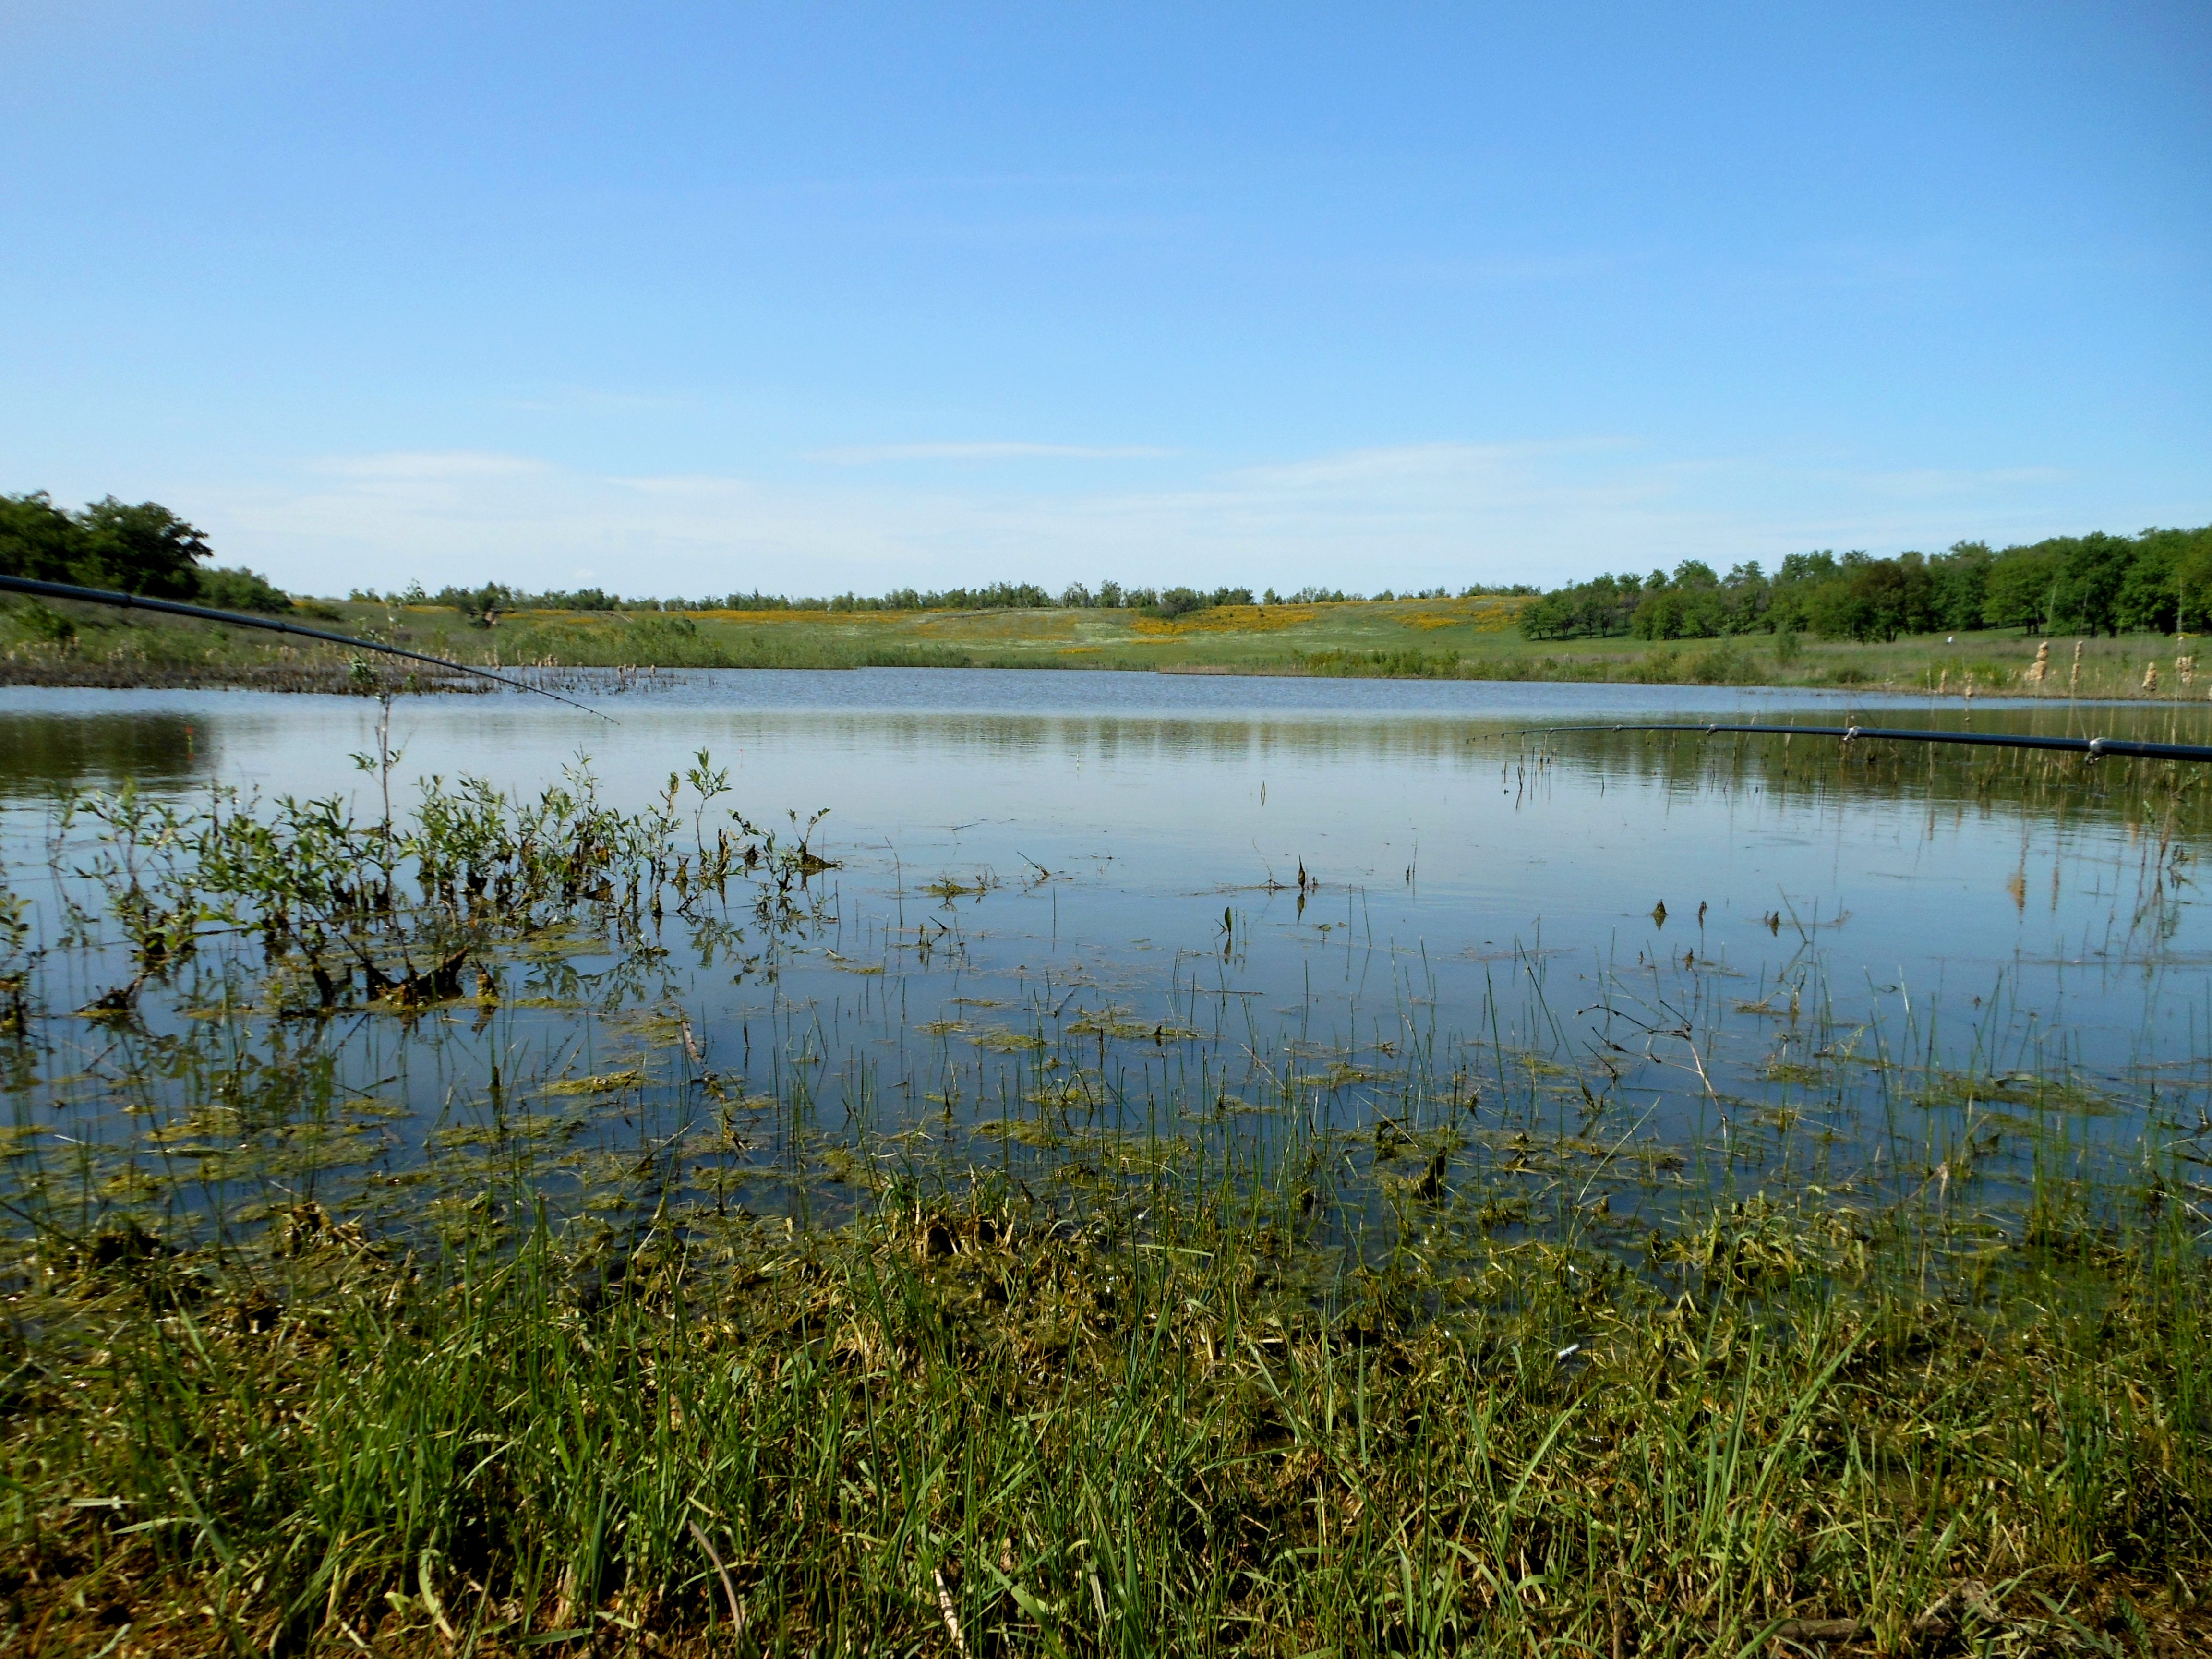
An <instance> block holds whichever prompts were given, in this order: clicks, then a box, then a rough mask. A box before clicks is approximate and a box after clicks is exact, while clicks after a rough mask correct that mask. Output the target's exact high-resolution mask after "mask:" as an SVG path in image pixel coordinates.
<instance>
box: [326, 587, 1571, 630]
mask: <svg viewBox="0 0 2212 1659" xmlns="http://www.w3.org/2000/svg"><path fill="white" fill-rule="evenodd" d="M1536 591H1537V590H1536V589H1534V588H1533V587H1529V586H1525V585H1523V586H1511V587H1467V588H1462V589H1461V590H1460V591H1459V593H1458V595H1457V597H1458V598H1460V599H1474V598H1475V597H1477V596H1478V595H1481V594H1493V593H1507V594H1533V593H1534V592H1536ZM1452 597H1454V595H1453V593H1452V592H1451V590H1450V589H1449V588H1444V587H1434V588H1425V589H1421V590H1419V591H1415V590H1413V589H1410V588H1409V589H1407V591H1406V592H1403V593H1398V592H1393V591H1392V590H1391V589H1389V588H1384V589H1383V591H1382V592H1377V593H1374V594H1365V593H1347V592H1344V591H1343V590H1342V589H1340V588H1333V587H1320V586H1309V587H1303V588H1300V589H1298V590H1297V592H1293V593H1288V594H1283V593H1278V592H1276V591H1275V590H1274V589H1273V588H1272V587H1271V588H1268V589H1267V591H1266V592H1263V593H1261V594H1260V595H1259V596H1258V597H1256V598H1255V596H1254V594H1253V592H1252V590H1251V589H1250V588H1249V587H1238V586H1224V587H1216V588H1211V589H1206V588H1194V587H1180V586H1178V587H1152V586H1142V585H1137V584H1132V585H1129V586H1124V585H1123V584H1121V583H1120V582H1117V581H1110V580H1109V581H1102V582H1100V583H1099V584H1098V586H1097V588H1095V589H1094V588H1092V587H1091V586H1089V585H1088V584H1087V583H1084V582H1071V583H1069V584H1068V585H1067V586H1066V587H1064V588H1062V589H1061V590H1060V592H1058V593H1057V594H1054V593H1053V592H1049V591H1048V590H1047V589H1045V588H1042V587H1040V586H1037V585H1036V583H1035V582H993V583H991V584H989V585H988V586H982V587H948V588H943V589H927V590H925V589H921V588H915V587H895V588H892V589H891V590H890V592H884V593H879V594H863V593H855V592H844V593H836V594H830V595H828V596H826V597H824V596H817V595H806V594H799V595H793V594H788V593H764V592H760V591H759V590H758V589H755V590H753V591H752V592H742V593H723V594H708V595H705V596H702V597H701V598H698V599H618V598H617V597H616V596H615V595H614V594H611V593H610V592H606V591H605V589H603V588H598V587H581V588H576V589H573V590H569V589H551V590H548V591H546V592H530V591H529V590H528V589H526V588H520V587H513V586H508V585H507V583H505V582H486V583H484V584H483V585H482V586H477V587H458V586H445V587H441V588H440V589H439V590H438V591H437V592H435V593H433V592H428V591H427V590H425V589H424V588H423V587H422V585H421V584H420V583H417V584H416V585H415V586H411V587H409V588H407V589H406V590H405V591H404V592H395V593H389V594H386V593H379V592H376V591H375V590H374V588H359V587H357V588H356V589H354V590H353V592H352V593H351V594H350V595H349V598H351V599H356V600H361V601H366V602H368V603H371V604H382V605H442V606H444V607H446V608H447V609H448V610H453V611H460V612H462V613H463V614H464V615H465V616H467V617H471V619H472V620H477V621H482V620H483V619H484V618H486V617H495V616H497V615H498V614H499V613H501V612H502V611H832V612H857V611H1048V610H1052V609H1054V608H1058V609H1061V610H1086V611H1087V610H1125V611H1142V612H1143V613H1145V614H1146V615H1147V616H1152V617H1180V616H1185V615H1188V613H1190V612H1192V611H1208V610H1212V609H1213V608H1214V607H1215V606H1217V605H1331V604H1334V605H1342V604H1347V603H1358V602H1360V601H1364V600H1366V599H1377V600H1382V599H1450V598H1452Z"/></svg>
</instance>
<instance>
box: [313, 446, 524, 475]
mask: <svg viewBox="0 0 2212 1659" xmlns="http://www.w3.org/2000/svg"><path fill="white" fill-rule="evenodd" d="M308 470H309V471H315V472H325V473H330V474H333V475H335V476H337V477H342V478H373V479H386V478H389V479H397V480H401V481H420V480H423V479H436V480H440V481H443V480H445V479H448V478H512V477H520V475H522V474H524V473H532V472H543V471H545V470H546V464H545V463H544V461H541V460H536V459H532V458H531V457H529V456H527V455H500V454H495V453H489V452H488V451H483V450H473V449H437V450H399V451H395V452H392V453H387V454H380V455H331V456H325V457H324V458H323V459H320V460H317V461H313V462H311V463H310V464H309V468H308Z"/></svg>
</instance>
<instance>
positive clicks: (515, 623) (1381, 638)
mask: <svg viewBox="0 0 2212 1659" xmlns="http://www.w3.org/2000/svg"><path fill="white" fill-rule="evenodd" d="M1527 604H1528V601H1527V600H1526V599H1516V598H1496V597H1491V598H1480V599H1396V600H1352V601H1346V602H1344V603H1340V604H1323V605H1223V606H1218V607H1215V608H1213V609H1210V610H1205V611H1195V612H1193V613H1190V614H1188V615H1186V616H1182V617H1175V618H1164V617H1152V616H1148V615H1146V614H1145V613H1144V612H1142V611H1133V610H1126V609H1104V608H1098V607H1091V608H1085V609H1050V610H990V611H581V612H580V611H515V612H510V613H507V614H506V615H504V616H501V617H500V618H499V619H498V620H497V622H496V623H495V625H493V626H490V627H484V626H481V625H479V624H477V623H473V622H472V621H471V619H470V618H468V617H465V616H464V615H463V614H462V613H460V612H459V611H453V610H451V609H448V608H446V607H443V606H438V605H398V604H374V603H371V604H362V603H337V602H308V603H307V604H304V605H301V607H300V608H299V609H298V610H297V611H295V619H296V620H299V621H301V622H302V623H305V624H306V625H308V626H311V627H319V628H324V629H331V630H332V631H337V632H343V633H349V634H353V635H358V636H360V637H361V638H362V639H364V640H372V641H382V642H385V643H389V644H393V645H399V646H404V647H407V648H409V649H410V650H416V651H422V652H426V653H430V654H432V655H437V656H446V657H451V658H453V659H455V660H458V661H463V662H468V663H473V664H480V665H485V666H495V667H509V668H511V667H516V666H541V667H568V668H612V667H662V668H860V667H922V668H930V667H940V668H959V667H975V668H1062V669H1081V668H1109V669H1123V670H1137V671H1167V672H1183V673H1209V672H1212V673H1251V674H1310V675H1342V676H1355V677H1363V678H1430V679H1475V680H1484V679H1492V680H1585V681H1630V682H1638V683H1644V684H1711V685H1809V686H1864V687H1867V688H1869V689H1870V690H1900V691H1913V692H1939V693H1942V694H1947V695H1949V696H1964V695H1966V691H1967V689H1968V687H1969V685H1970V684H1971V686H1972V690H1974V691H1975V692H1976V693H1981V694H1987V693H1994V692H2002V693H2005V694H2007V695H2015V696H2017V695H2021V694H2023V693H2026V694H2036V695H2045V696H2069V695H2071V696H2082V697H2099V698H2111V697H2128V698H2154V699H2158V700H2161V701H2165V700H2180V701H2195V700H2197V699H2200V698H2202V697H2203V696H2205V695H2206V693H2207V690H2212V682H2207V681H2200V680H2199V679H2198V678H2197V674H2196V672H2195V666H2194V653H2195V647H2194V645H2193V644H2192V643H2191V642H2190V641H2187V640H2186V639H2182V640H2177V639H2176V638H2175V637H2173V636H2172V635H2161V634H2133V635H2118V636H2117V637H2106V638H2087V639H2081V640H2076V639H2075V638H2070V637H2063V636H2062V637H2059V638H2057V639H2054V640H2053V641H2051V650H2050V653H2049V662H2048V667H2047V669H2046V671H2045V676H2044V678H2041V679H2040V680H2037V679H2036V678H2034V676H2033V669H2034V665H2035V661H2036V654H2037V649H2038V647H2039V643H2040V641H2038V640H2036V639H2034V638H2032V637H2025V636H2023V635H2020V634H2017V633H2015V632H2013V631H2010V630H2004V631H1997V630H1989V631H1984V632H1978V633H1971V634H1960V635H1956V636H1954V637H1950V638H1947V636H1943V635H1920V636H1914V637H1907V638H1904V639H1900V640H1898V641H1894V642H1893V643H1887V644H1881V643H1869V644H1863V643H1857V642H1853V641H1817V640H1812V639H1806V638H1802V637H1801V636H1797V635H1770V634H1750V635H1738V636H1735V637H1734V638H1723V639H1711V640H1681V641H1666V642H1662V643H1656V644H1655V643H1647V642H1645V641H1634V640H1627V639H1604V640H1587V639H1585V640H1566V641H1541V642H1534V641H1528V640H1525V639H1523V638H1522V635H1521V633H1520V630H1519V629H1518V628H1517V627H1516V623H1515V618H1516V615H1517V614H1518V612H1519V611H1521V610H1522V608H1524V607H1525V606H1526V605H1527ZM2077 650H2078V653H2079V668H2078V671H2077V670H2076V653H2077ZM370 662H371V666H370V667H369V668H368V669H367V670H362V669H357V668H356V667H355V665H354V663H353V661H352V660H351V653H348V652H347V651H346V650H345V649H344V648H343V647H337V646H324V645H315V644H313V643H309V642H303V641H291V640H287V639H284V638H283V637H282V636H276V635H264V634H252V633H246V632H243V631H240V630H231V629H223V628H221V627H217V626H214V625H210V624H202V623H149V622H148V621H147V620H146V619H144V618H143V617H118V616H117V614H116V613H112V612H103V611H97V610H94V609H93V608H91V607H83V608H81V609H79V610H77V611H76V614H74V615H70V616H66V617H64V616H63V615H62V614H61V612H60V611H59V610H58V609H52V608H47V607H42V606H26V605H17V606H15V607H14V608H12V609H10V610H9V611H7V612H6V613H5V615H4V617H0V679H4V680H5V681H6V682H8V683H12V684H94V685H146V684H152V685H161V684H170V685H177V684H246V685H262V686H268V687H272V688H276V689H280V690H347V689H374V688H375V687H377V686H380V685H385V684H394V683H404V681H405V678H406V677H407V676H408V675H409V674H410V672H411V671H410V670H408V669H407V668H405V667H404V665H393V664H391V663H389V662H386V661H384V660H382V659H370ZM2150 668H2155V669H2156V670H2157V673H2156V677H2155V679H2154V682H2153V683H2152V684H2148V685H2146V684H2145V671H2146V670H2147V669H2150ZM417 682H418V684H419V674H418V675H417Z"/></svg>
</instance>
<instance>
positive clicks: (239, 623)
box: [0, 575, 621, 726]
mask: <svg viewBox="0 0 2212 1659" xmlns="http://www.w3.org/2000/svg"><path fill="white" fill-rule="evenodd" d="M0 593H28V594H31V595H33V597H35V598H38V599H77V600H81V601H82V602H83V603H85V604H87V605H114V606H116V607H117V608H118V609H120V610H124V611H160V612H161V614H162V615H164V616H168V617H192V618H194V619H195V620H197V621H199V622H216V623H230V624H231V625H232V626H233V627H235V628H259V629H266V630H268V631H269V632H270V633H271V634H297V635H299V636H300V637H301V639H307V640H325V641H329V642H330V643H331V644H332V645H343V646H349V647H352V648H353V649H355V650H357V651H380V652H382V653H384V654H385V655H386V656H387V657H405V658H407V659H409V660H410V661H413V662H427V663H428V664H429V665H431V666H433V667H435V668H447V669H451V670H452V671H453V672H454V673H456V674H473V675H475V676H476V677H477V678H478V679H480V680H490V681H492V682H494V683H495V684H500V685H504V686H508V687H511V688H512V689H513V690H517V691H530V692H534V693H535V694H536V695H538V696H541V697H550V698H552V699H553V701H554V702H560V703H567V704H568V707H569V708H580V709H582V710H583V711H584V713H586V714H597V715H598V716H599V718H600V719H601V720H605V721H606V722H607V723H608V724H609V725H610V726H618V725H620V724H621V722H620V721H619V720H616V719H615V717H614V716H613V715H612V714H607V713H605V711H604V710H601V709H598V708H592V707H591V706H590V705H589V704H587V703H580V702H575V701H574V700H573V699H571V698H568V697H564V696H562V695H561V694H560V693H559V692H557V691H548V690H546V689H545V688H544V686H542V685H532V684H530V682H529V681H527V680H517V679H510V678H507V676H506V675H505V674H497V673H494V672H493V671H491V670H490V669H489V668H471V666H469V665H468V664H466V663H465V662H453V661H450V660H448V659H446V658H444V657H433V656H430V655H428V654H427V653H423V652H421V651H410V650H407V649H405V648H404V647H401V646H397V645H385V644H382V643H380V642H379V641H375V640H362V639H356V638H355V637H354V636H353V635H350V634H332V633H330V632H328V631H327V630H325V629H320V628H302V627H301V626H300V624H299V623H289V622H286V621H284V620H283V618H281V617H256V616H252V615H251V614H248V613H246V612H243V611H216V610H213V609H211V608H210V607H209V606H207V605H180V604H179V603H178V602H177V601H176V600H174V599H149V598H147V597H146V596H145V595H144V594H143V593H118V592H112V590H110V589H108V588H105V587H78V586H74V585H72V584H70V583H69V582H42V581H34V580H32V579H31V578H30V577H28V576H6V575H0Z"/></svg>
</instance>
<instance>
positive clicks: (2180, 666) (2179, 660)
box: [2173, 656, 2197, 691]
mask: <svg viewBox="0 0 2212 1659" xmlns="http://www.w3.org/2000/svg"><path fill="white" fill-rule="evenodd" d="M2173 677H2174V678H2176V679H2178V680H2179V681H2180V682H2181V689H2182V690H2185V691H2186V690H2188V689H2189V688H2190V687H2191V686H2192V685H2194V684H2197V659H2196V658H2195V657H2193V656H2192V657H2176V658H2175V659H2173Z"/></svg>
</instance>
